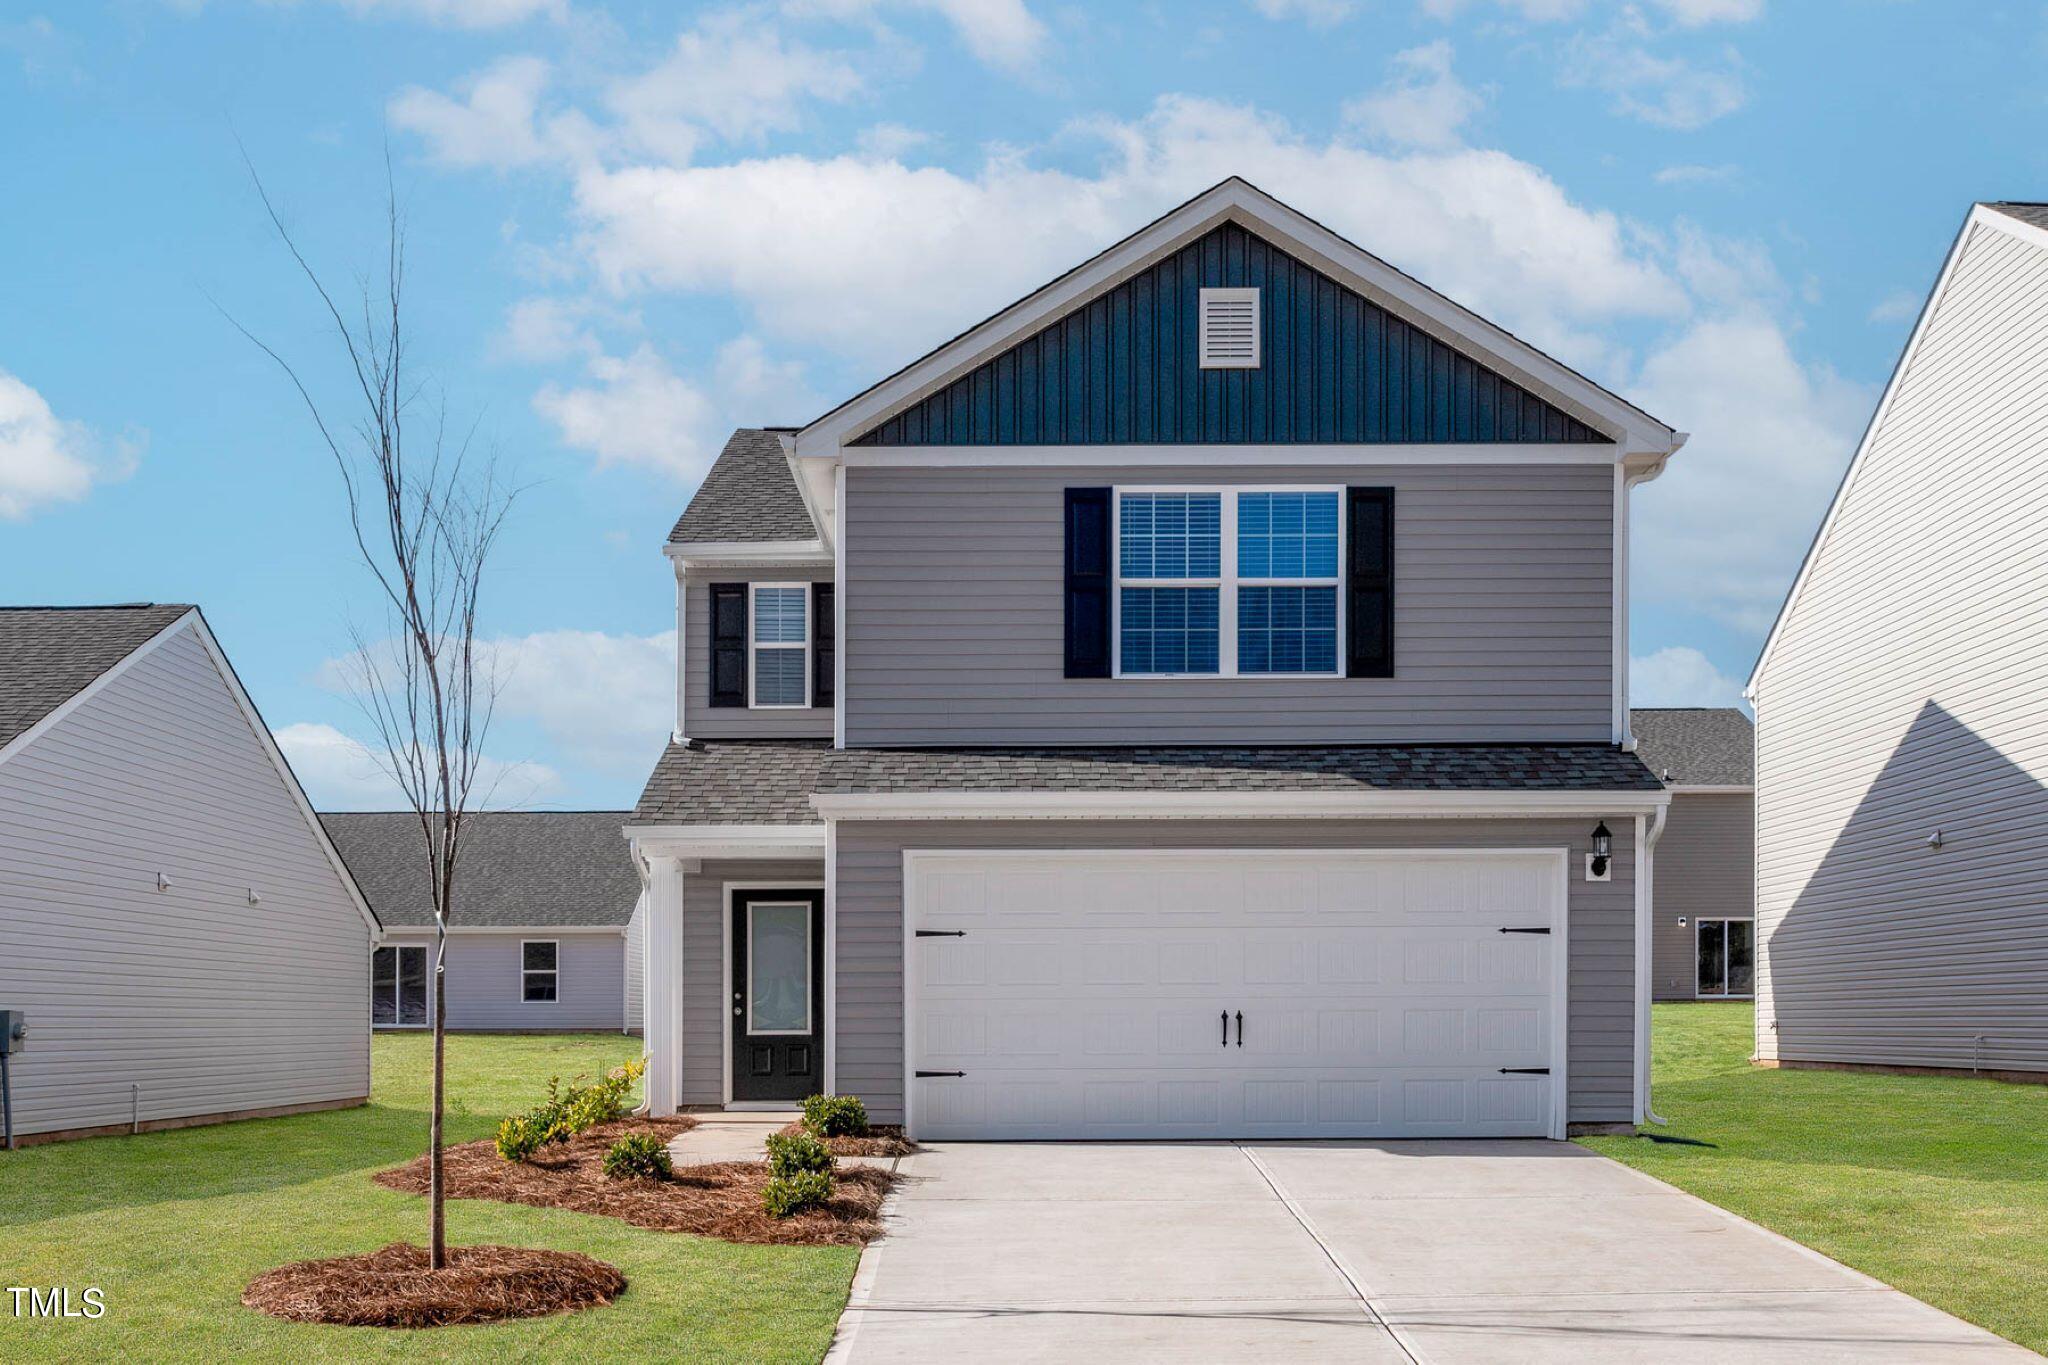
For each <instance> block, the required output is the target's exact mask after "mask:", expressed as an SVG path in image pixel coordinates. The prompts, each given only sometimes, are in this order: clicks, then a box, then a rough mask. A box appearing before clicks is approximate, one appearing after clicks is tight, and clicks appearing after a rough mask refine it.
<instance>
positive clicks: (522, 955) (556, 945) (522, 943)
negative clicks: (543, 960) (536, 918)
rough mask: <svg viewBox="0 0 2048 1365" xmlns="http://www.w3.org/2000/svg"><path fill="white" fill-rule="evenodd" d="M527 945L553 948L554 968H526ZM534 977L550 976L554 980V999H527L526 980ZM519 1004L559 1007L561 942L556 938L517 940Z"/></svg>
mask: <svg viewBox="0 0 2048 1365" xmlns="http://www.w3.org/2000/svg"><path fill="white" fill-rule="evenodd" d="M529 943H545V944H547V945H548V946H549V947H551V948H553V949H554V950H555V965H554V967H553V968H551V969H543V968H540V967H528V966H527V965H526V945H527V944H529ZM536 976H551V977H553V978H554V979H555V998H554V999H552V1000H533V999H530V998H528V996H527V994H526V985H527V980H528V978H530V977H536ZM519 1003H520V1004H522V1005H559V1004H561V1003H562V940H560V939H558V938H522V939H520V940H519Z"/></svg>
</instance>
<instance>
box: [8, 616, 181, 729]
mask: <svg viewBox="0 0 2048 1365" xmlns="http://www.w3.org/2000/svg"><path fill="white" fill-rule="evenodd" d="M198 617H199V609H198V608H197V607H194V608H193V609H192V610H190V611H188V612H186V613H185V614H184V615H182V616H180V617H178V619H177V620H175V621H173V622H171V623H170V624H169V625H167V626H165V627H164V628H163V629H162V630H160V631H158V632H157V633H156V634H154V635H152V636H150V637H149V638H148V639H147V640H144V641H143V642H142V643H141V644H139V645H137V646H136V647H135V648H134V649H132V650H130V651H129V652H128V654H127V656H126V657H125V658H123V659H121V660H119V661H118V662H116V663H115V664H114V665H113V666H112V667H110V668H108V669H107V670H106V671H105V672H104V673H102V674H100V675H99V676H98V677H97V678H94V679H93V680H92V681H91V682H89V683H87V684H86V685H85V686H83V687H81V688H79V689H78V690H77V691H76V692H74V693H72V694H71V695H70V696H69V697H66V698H65V699H64V700H63V702H61V703H60V704H59V705H58V706H57V708H56V709H55V710H54V711H52V712H50V714H49V715H47V716H44V717H43V718H42V719H41V720H39V721H37V722H36V723H35V724H34V725H31V726H29V727H28V729H26V730H23V731H22V732H21V733H20V734H18V735H16V736H15V737H14V738H13V739H11V740H9V741H8V742H7V743H6V744H5V745H0V763H5V762H6V761H7V760H8V759H10V758H13V757H14V756H15V755H16V754H18V753H20V752H21V751H22V750H23V749H26V748H27V747H28V746H29V745H31V744H33V743H35V742H36V741H37V740H39V739H41V738H42V737H43V736H44V735H46V734H48V733H49V732H50V731H52V730H54V729H56V728H57V727H58V726H59V725H62V724H63V723H64V718H65V717H66V716H69V715H70V714H71V713H72V712H73V711H76V710H77V709H78V708H79V707H81V706H83V705H85V704H86V702H88V701H90V700H91V699H92V698H93V697H96V696H98V695H99V694H100V693H101V692H102V691H104V690H105V689H106V687H107V685H108V684H109V683H111V682H113V681H114V679H116V678H118V677H120V676H121V675H122V674H123V673H126V672H127V671H128V670H129V669H131V668H133V667H135V665H136V664H137V663H139V662H141V661H142V660H143V659H145V658H147V657H148V656H149V655H150V654H152V653H153V652H155V651H156V650H157V649H158V648H159V647H160V646H161V645H162V644H163V642H164V641H166V640H168V639H170V638H171V637H172V636H174V635H176V634H177V633H178V632H179V631H181V630H183V629H185V627H186V626H188V625H190V624H191V623H192V622H193V621H195V620H197V619H198Z"/></svg>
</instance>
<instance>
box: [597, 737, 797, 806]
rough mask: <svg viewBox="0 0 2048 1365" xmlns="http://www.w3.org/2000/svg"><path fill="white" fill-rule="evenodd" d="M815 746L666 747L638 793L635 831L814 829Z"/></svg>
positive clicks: (724, 743)
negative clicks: (652, 828) (701, 827)
mask: <svg viewBox="0 0 2048 1365" xmlns="http://www.w3.org/2000/svg"><path fill="white" fill-rule="evenodd" d="M831 747H832V746H831V741H830V740H823V739H781V740H774V739H758V740H746V739H735V740H701V739H700V740H692V741H691V742H690V743H688V744H670V745H669V746H668V749H667V751H666V752H664V753H663V754H662V756H661V760H660V761H659V762H658V763H656V764H655V765H654V772H653V775H652V776H650V777H649V778H648V779H647V789H646V790H645V791H643V792H641V793H640V804H639V805H638V806H636V807H635V808H634V810H633V823H634V824H636V825H814V824H816V823H818V819H819V816H818V813H817V812H816V811H815V810H812V809H811V793H812V792H814V791H816V790H817V788H818V766H819V764H820V763H821V762H823V760H824V758H825V754H826V753H827V751H828V750H830V748H831Z"/></svg>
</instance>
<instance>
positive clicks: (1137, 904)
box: [905, 851, 1565, 1139]
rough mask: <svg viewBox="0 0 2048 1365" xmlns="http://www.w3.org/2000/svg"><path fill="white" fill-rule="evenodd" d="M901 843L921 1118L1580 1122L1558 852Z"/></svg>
mask: <svg viewBox="0 0 2048 1365" xmlns="http://www.w3.org/2000/svg"><path fill="white" fill-rule="evenodd" d="M905 861H906V877H907V880H906V893H907V894H906V896H905V911H906V914H905V918H906V921H907V922H906V926H905V929H906V943H905V951H906V954H907V962H908V964H909V967H908V972H907V980H906V983H905V985H906V991H905V996H906V999H905V1023H906V1027H907V1037H908V1047H907V1052H908V1058H907V1060H908V1064H909V1068H910V1071H911V1077H910V1080H909V1085H910V1125H911V1130H912V1132H913V1134H914V1135H915V1136H917V1137H922V1138H934V1139H936V1138H1069V1139H1101V1138H1140V1137H1148V1138H1150V1137H1176V1138H1220V1137H1248V1138H1250V1137H1479V1136H1538V1137H1540V1136H1551V1135H1561V1134H1562V1121H1561V1117H1560V1115H1561V1113H1562V1100H1561V1098H1560V1096H1561V1095H1562V1083H1563V1079H1564V1077H1563V1068H1564V1044H1563V1029H1564V1009H1563V993H1564V967H1563V964H1564V961H1565V956H1564V953H1565V941H1564V933H1565V916H1564V912H1563V903H1564V866H1565V865H1564V861H1563V855H1562V854H1561V853H1558V852H1552V851H1536V852H1530V851H1514V852H1508V851H1502V852H1462V851H1461V852H1456V853H1320V852H1319V853H1313V854H1291V853H1251V852H1246V853H1235V852H1220V853H1218V852H1173V853H1166V852H1104V853H1094V852H1074V853H1028V854H988V853H975V854H957V853H937V852H933V853H911V854H909V855H907V856H906V860H905Z"/></svg>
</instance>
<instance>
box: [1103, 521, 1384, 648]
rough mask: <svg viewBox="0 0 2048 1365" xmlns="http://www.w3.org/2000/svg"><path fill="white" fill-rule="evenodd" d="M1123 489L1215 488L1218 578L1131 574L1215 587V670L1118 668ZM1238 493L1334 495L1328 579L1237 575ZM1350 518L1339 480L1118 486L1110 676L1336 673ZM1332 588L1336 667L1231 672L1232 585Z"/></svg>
mask: <svg viewBox="0 0 2048 1365" xmlns="http://www.w3.org/2000/svg"><path fill="white" fill-rule="evenodd" d="M1127 493H1136V494H1150V493H1215V494H1218V495H1219V496H1220V497H1221V498H1222V500H1223V508H1222V512H1223V516H1222V553H1221V554H1220V555H1219V556H1218V558H1217V568H1218V569H1219V570H1221V575H1222V576H1221V577H1218V578H1135V579H1132V580H1130V582H1129V584H1128V586H1130V587H1133V588H1215V589H1216V634H1217V640H1216V671H1215V672H1214V673H1126V672H1124V588H1125V586H1126V583H1125V580H1124V495H1125V494H1127ZM1243 493H1334V494H1336V495H1337V573H1336V575H1335V576H1334V577H1330V578H1240V577H1239V576H1238V573H1237V499H1238V496H1239V495H1240V494H1243ZM1349 520H1350V518H1349V517H1347V516H1346V515H1345V508H1344V486H1343V485H1342V484H1303V483H1292V484H1289V483H1278V484H1250V483H1247V484H1209V485H1201V484H1132V485H1131V486H1129V487H1124V486H1121V485H1119V486H1118V487H1117V488H1116V489H1115V491H1114V495H1113V496H1112V497H1111V499H1110V508H1109V521H1110V535H1109V553H1110V562H1111V564H1113V565H1114V566H1115V567H1114V571H1113V573H1112V575H1111V578H1110V585H1109V648H1110V660H1111V662H1110V676H1111V677H1114V678H1132V679H1138V680H1148V681H1149V680H1156V679H1160V678H1204V679H1207V678H1248V679H1253V680H1265V679H1283V680H1299V679H1302V678H1341V677H1343V676H1344V658H1345V625H1346V622H1345V619H1344V618H1345V616H1346V612H1345V610H1344V560H1345V555H1346V554H1347V553H1348V552H1349V535H1350V527H1349V526H1347V525H1346V523H1347V522H1348V521H1349ZM1332 587H1333V588H1335V589H1336V592H1337V666H1336V667H1335V668H1334V669H1331V670H1329V671H1328V672H1323V673H1240V672H1238V671H1237V590H1238V589H1239V588H1332Z"/></svg>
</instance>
